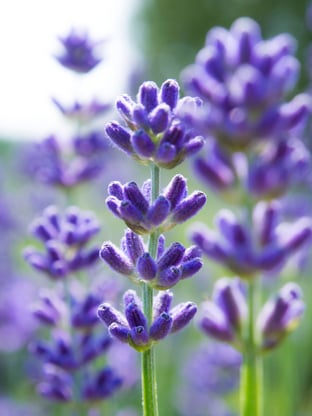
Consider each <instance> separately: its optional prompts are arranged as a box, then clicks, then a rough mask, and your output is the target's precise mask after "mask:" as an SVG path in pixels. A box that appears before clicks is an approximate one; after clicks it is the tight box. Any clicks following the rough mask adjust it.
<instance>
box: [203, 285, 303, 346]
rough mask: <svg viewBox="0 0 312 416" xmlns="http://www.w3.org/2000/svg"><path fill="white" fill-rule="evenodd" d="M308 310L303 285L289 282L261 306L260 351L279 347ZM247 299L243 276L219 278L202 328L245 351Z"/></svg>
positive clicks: (259, 317) (259, 318)
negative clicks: (241, 278) (305, 308)
mask: <svg viewBox="0 0 312 416" xmlns="http://www.w3.org/2000/svg"><path fill="white" fill-rule="evenodd" d="M303 312H304V302H303V300H302V293H301V290H300V288H299V286H298V285H297V284H295V283H287V284H286V285H285V286H283V287H282V289H280V291H279V292H278V294H277V295H276V296H275V297H273V298H271V299H269V300H268V301H267V302H266V303H265V304H264V306H263V307H262V309H261V310H260V312H259V314H258V318H257V322H256V330H257V336H256V339H257V340H258V341H257V342H258V345H257V348H258V350H259V351H262V352H264V351H267V350H269V349H272V348H275V347H277V346H278V345H279V344H280V342H281V341H282V340H283V339H284V337H285V336H286V335H287V334H288V333H290V332H292V331H293V330H294V329H295V328H296V326H297V325H298V323H299V321H300V318H301V317H302V314H303ZM247 323H248V319H247V303H246V296H245V290H244V287H243V285H242V283H241V281H240V280H239V279H228V278H223V279H219V280H218V281H217V283H216V284H215V287H214V291H213V294H212V299H211V300H209V301H207V302H205V303H204V304H203V307H202V310H201V316H200V318H199V325H200V328H201V329H202V331H203V332H204V333H205V334H207V335H209V336H211V337H213V338H215V339H217V340H219V341H223V342H227V343H230V344H232V345H233V346H235V348H237V349H238V350H240V351H242V352H243V351H244V332H245V328H246V325H247Z"/></svg>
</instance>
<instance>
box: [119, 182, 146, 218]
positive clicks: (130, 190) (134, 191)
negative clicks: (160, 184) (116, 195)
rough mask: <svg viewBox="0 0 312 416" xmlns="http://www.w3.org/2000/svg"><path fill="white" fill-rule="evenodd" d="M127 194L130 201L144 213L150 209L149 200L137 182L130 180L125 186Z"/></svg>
mask: <svg viewBox="0 0 312 416" xmlns="http://www.w3.org/2000/svg"><path fill="white" fill-rule="evenodd" d="M124 193H125V196H126V197H127V198H128V199H129V201H130V202H131V203H132V204H133V205H134V206H135V207H136V208H137V209H138V210H139V211H140V212H141V213H142V214H146V212H147V210H148V201H147V200H146V199H145V198H144V195H143V194H142V192H141V191H140V188H139V187H138V185H137V184H136V183H135V182H129V183H127V184H126V185H125V186H124Z"/></svg>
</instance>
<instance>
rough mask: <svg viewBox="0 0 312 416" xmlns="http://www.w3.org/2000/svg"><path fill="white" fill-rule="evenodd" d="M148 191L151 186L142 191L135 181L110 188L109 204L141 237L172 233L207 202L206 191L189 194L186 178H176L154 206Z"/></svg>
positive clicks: (144, 187) (145, 184)
mask: <svg viewBox="0 0 312 416" xmlns="http://www.w3.org/2000/svg"><path fill="white" fill-rule="evenodd" d="M146 188H147V183H144V184H143V186H142V187H141V189H140V188H139V187H138V185H137V184H136V183H135V182H129V183H126V184H125V185H122V184H121V183H120V182H117V181H116V182H112V183H111V184H110V185H109V186H108V193H109V196H108V197H107V198H106V205H107V206H108V208H109V209H110V210H111V211H112V213H113V214H114V215H116V216H117V217H118V218H120V219H122V220H123V221H124V222H125V223H126V224H127V226H128V227H129V228H131V230H133V231H134V232H135V233H137V234H150V233H151V232H153V231H155V230H158V232H159V233H161V232H163V231H166V230H169V229H171V228H173V227H174V226H176V225H177V224H181V223H183V222H185V221H187V220H188V219H190V218H191V217H193V216H194V215H195V214H197V212H198V211H200V210H201V209H202V207H203V206H204V204H205V203H206V196H205V194H204V193H203V192H200V191H194V192H193V193H192V194H191V195H187V185H186V179H185V178H184V177H183V176H182V175H176V176H174V177H173V179H172V180H171V181H170V183H169V184H168V186H167V187H166V188H165V189H164V191H163V193H162V194H161V195H159V196H158V197H157V198H156V200H155V201H154V202H153V203H152V202H151V197H150V194H146V192H145V190H146Z"/></svg>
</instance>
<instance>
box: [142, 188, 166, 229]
mask: <svg viewBox="0 0 312 416" xmlns="http://www.w3.org/2000/svg"><path fill="white" fill-rule="evenodd" d="M170 208H171V206H170V202H169V201H168V199H167V198H165V197H164V196H163V195H160V196H159V197H158V198H157V199H156V200H155V202H154V203H153V205H151V206H150V208H149V210H148V212H147V217H146V219H147V221H148V222H149V223H151V224H153V225H154V226H155V227H157V226H159V225H160V224H161V223H162V222H163V221H165V219H166V218H167V217H168V215H169V212H170Z"/></svg>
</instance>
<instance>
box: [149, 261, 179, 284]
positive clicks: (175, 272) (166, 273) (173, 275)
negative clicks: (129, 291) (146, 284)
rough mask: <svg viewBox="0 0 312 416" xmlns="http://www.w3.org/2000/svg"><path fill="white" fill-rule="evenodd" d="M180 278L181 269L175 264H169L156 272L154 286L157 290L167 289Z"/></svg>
mask: <svg viewBox="0 0 312 416" xmlns="http://www.w3.org/2000/svg"><path fill="white" fill-rule="evenodd" d="M180 279H181V269H180V268H179V267H176V266H170V267H168V268H167V269H165V270H161V271H160V272H159V273H158V276H157V279H156V282H155V283H154V286H155V287H156V288H157V289H159V290H163V289H169V288H171V287H172V286H174V285H176V284H177V283H178V281H179V280H180Z"/></svg>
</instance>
